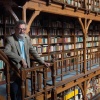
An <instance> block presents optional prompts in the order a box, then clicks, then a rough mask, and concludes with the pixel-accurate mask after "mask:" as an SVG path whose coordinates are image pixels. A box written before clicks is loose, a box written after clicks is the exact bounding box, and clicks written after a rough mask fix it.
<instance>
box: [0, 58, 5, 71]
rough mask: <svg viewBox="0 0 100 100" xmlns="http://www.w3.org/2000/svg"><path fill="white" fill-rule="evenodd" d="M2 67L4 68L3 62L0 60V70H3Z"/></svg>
mask: <svg viewBox="0 0 100 100" xmlns="http://www.w3.org/2000/svg"><path fill="white" fill-rule="evenodd" d="M3 66H4V62H3V61H2V60H0V69H3Z"/></svg>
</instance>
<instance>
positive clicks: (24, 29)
mask: <svg viewBox="0 0 100 100" xmlns="http://www.w3.org/2000/svg"><path fill="white" fill-rule="evenodd" d="M18 29H19V30H20V31H22V30H23V31H26V28H18Z"/></svg>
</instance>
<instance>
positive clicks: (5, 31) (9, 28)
mask: <svg viewBox="0 0 100 100" xmlns="http://www.w3.org/2000/svg"><path fill="white" fill-rule="evenodd" d="M3 11H5V10H3V9H2V8H1V10H0V14H1V16H0V49H2V50H3V49H4V43H5V37H6V36H8V35H11V34H13V33H14V24H15V21H14V19H13V18H12V17H11V16H10V15H9V14H8V13H6V12H3ZM5 13H6V14H5ZM4 66H5V63H4V62H3V61H2V60H0V84H4V83H5V75H4V72H3V71H4Z"/></svg>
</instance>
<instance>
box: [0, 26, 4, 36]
mask: <svg viewBox="0 0 100 100" xmlns="http://www.w3.org/2000/svg"><path fill="white" fill-rule="evenodd" d="M2 35H4V34H3V28H2V27H0V36H2Z"/></svg>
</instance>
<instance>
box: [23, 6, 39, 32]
mask: <svg viewBox="0 0 100 100" xmlns="http://www.w3.org/2000/svg"><path fill="white" fill-rule="evenodd" d="M27 7H28V6H27V5H25V6H23V11H22V19H23V20H24V21H25V22H26V19H27V18H26V10H27V9H28V8H27ZM39 13H40V11H39V10H37V11H34V12H33V14H32V16H31V18H30V20H29V22H28V23H27V30H26V33H28V32H29V31H30V26H31V24H32V22H33V20H34V19H35V18H36V16H37V15H39Z"/></svg>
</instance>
